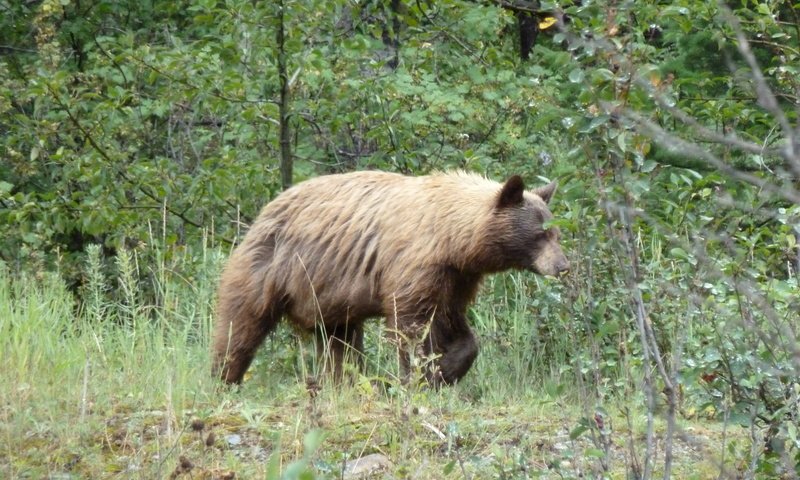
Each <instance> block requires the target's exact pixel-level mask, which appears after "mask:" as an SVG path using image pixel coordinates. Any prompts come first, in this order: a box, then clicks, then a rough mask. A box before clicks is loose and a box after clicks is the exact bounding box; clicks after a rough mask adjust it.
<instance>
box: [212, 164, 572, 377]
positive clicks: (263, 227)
mask: <svg viewBox="0 0 800 480" xmlns="http://www.w3.org/2000/svg"><path fill="white" fill-rule="evenodd" d="M555 189H556V185H555V183H551V184H549V185H547V186H544V187H541V188H538V189H535V190H532V191H526V190H525V185H524V183H523V181H522V179H521V178H520V177H519V176H513V177H511V178H510V179H509V180H508V181H507V182H505V184H500V183H497V182H494V181H491V180H488V179H486V178H483V177H481V176H479V175H475V174H471V173H464V172H450V173H437V174H434V175H429V176H421V177H407V176H403V175H399V174H393V173H384V172H374V171H370V172H355V173H347V174H340V175H329V176H323V177H318V178H315V179H312V180H308V181H306V182H303V183H300V184H298V185H296V186H294V187H292V188H290V189H288V190H286V191H285V192H283V193H282V194H280V195H279V196H278V197H277V198H275V199H274V200H273V201H272V202H270V203H269V204H267V205H266V206H265V207H264V209H263V210H262V211H261V213H260V214H259V216H258V218H257V219H256V220H255V222H254V223H253V225H252V227H251V228H250V230H249V231H248V232H247V234H246V235H245V237H244V239H243V241H242V243H241V244H240V245H239V246H238V247H237V248H236V249H235V250H234V252H233V254H232V255H231V257H230V259H229V261H228V264H227V266H226V268H225V270H224V272H223V273H222V278H221V281H220V286H219V303H218V318H217V321H216V325H215V330H214V338H213V368H214V371H215V374H217V375H219V376H221V378H222V379H223V380H224V381H225V382H228V383H240V382H241V381H242V377H243V376H244V373H245V371H246V370H247V368H248V366H249V365H250V362H251V361H252V359H253V356H254V354H255V352H256V349H258V347H259V346H260V345H261V343H262V342H263V340H264V338H265V337H266V336H267V334H269V333H270V332H271V331H272V330H273V329H274V328H275V326H276V325H277V323H278V322H279V321H280V319H281V318H282V317H283V316H284V315H286V316H287V317H288V318H289V320H290V321H291V322H292V323H293V324H294V325H295V326H297V327H299V328H301V329H303V330H309V331H317V332H318V335H319V338H320V339H321V343H322V344H323V345H327V352H328V353H329V354H330V357H328V358H329V359H330V360H331V363H332V369H333V371H334V372H335V373H336V374H337V375H338V374H339V372H341V362H342V359H343V357H344V355H345V353H346V352H347V351H348V350H349V349H352V350H353V351H355V352H360V351H361V349H362V343H363V322H364V320H366V319H367V318H370V317H377V316H384V317H386V319H387V326H388V331H389V332H392V337H393V340H395V341H396V342H398V351H399V352H400V353H399V354H400V361H401V367H402V368H403V371H404V372H405V373H408V369H409V354H410V350H409V348H408V347H409V346H412V345H416V348H418V349H419V350H421V352H420V353H421V354H423V355H425V356H427V357H428V358H434V359H435V360H433V361H432V362H430V363H429V366H428V368H427V369H426V376H427V379H428V381H430V382H431V383H432V384H434V385H440V384H450V383H454V382H456V381H458V380H459V379H460V378H461V377H463V376H464V374H466V373H467V370H469V368H470V367H471V365H472V363H473V361H474V360H475V357H476V356H477V354H478V342H477V341H476V339H475V335H474V334H473V333H472V330H471V329H470V327H469V325H468V322H467V317H466V310H467V306H468V305H469V304H470V302H472V300H473V298H474V297H475V294H476V292H477V290H478V287H479V285H480V283H481V279H482V278H483V276H484V275H485V274H488V273H493V272H500V271H503V270H508V269H524V270H532V271H534V272H536V273H538V274H541V275H552V276H557V275H559V274H561V273H563V272H565V271H567V269H568V268H569V263H568V262H567V259H566V258H565V256H564V254H563V252H562V251H561V247H560V246H559V242H558V240H559V230H558V228H556V227H555V226H549V227H548V226H546V225H545V224H546V222H547V221H548V220H550V219H552V218H553V217H552V214H551V213H550V210H549V209H548V208H547V204H548V202H549V201H550V199H551V197H552V196H553V192H554V191H555ZM411 350H413V349H411Z"/></svg>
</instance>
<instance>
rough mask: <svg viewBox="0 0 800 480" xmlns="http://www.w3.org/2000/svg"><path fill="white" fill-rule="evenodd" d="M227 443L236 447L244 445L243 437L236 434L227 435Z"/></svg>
mask: <svg viewBox="0 0 800 480" xmlns="http://www.w3.org/2000/svg"><path fill="white" fill-rule="evenodd" d="M225 441H226V442H228V445H229V446H231V447H235V446H236V445H239V444H241V443H242V436H241V435H237V434H235V433H233V434H231V435H225Z"/></svg>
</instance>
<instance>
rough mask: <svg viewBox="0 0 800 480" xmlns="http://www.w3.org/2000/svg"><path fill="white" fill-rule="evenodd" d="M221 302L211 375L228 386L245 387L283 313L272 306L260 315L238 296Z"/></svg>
mask: <svg viewBox="0 0 800 480" xmlns="http://www.w3.org/2000/svg"><path fill="white" fill-rule="evenodd" d="M219 302H220V306H219V318H218V319H217V322H216V326H215V331H214V340H213V352H212V355H213V360H212V362H213V366H212V371H213V373H214V375H216V376H218V377H219V378H221V379H222V380H223V381H224V382H225V383H229V384H234V383H235V384H238V383H242V379H243V378H244V374H245V372H246V371H247V368H248V367H249V366H250V363H251V362H252V361H253V357H254V356H255V353H256V350H258V347H259V346H261V343H262V342H263V341H264V338H266V336H267V335H268V334H269V333H270V332H272V331H273V330H274V329H275V327H276V325H277V324H278V321H280V318H281V316H282V314H283V312H282V311H281V310H280V309H279V308H277V307H275V306H274V305H272V306H270V307H267V309H266V311H265V312H263V313H262V314H260V315H259V314H257V313H254V312H253V311H252V308H253V307H252V305H250V304H248V303H246V302H243V301H242V299H241V298H240V297H238V296H236V295H234V296H232V297H224V296H221V297H220V300H219Z"/></svg>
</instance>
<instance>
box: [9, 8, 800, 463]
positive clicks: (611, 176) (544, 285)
mask: <svg viewBox="0 0 800 480" xmlns="http://www.w3.org/2000/svg"><path fill="white" fill-rule="evenodd" d="M798 9H800V4H795V3H793V2H790V1H778V0H774V1H773V0H766V1H735V2H721V3H713V2H706V1H700V0H682V1H679V2H657V1H612V2H594V1H578V2H565V3H558V2H544V1H541V2H539V1H527V0H495V1H492V0H483V1H480V0H475V1H462V0H443V1H436V2H434V1H430V0H416V1H411V0H364V1H356V0H332V1H331V0H328V1H317V0H303V1H300V0H281V1H271V2H253V1H244V0H226V1H214V0H192V1H177V2H176V1H163V0H148V1H129V0H116V1H111V0H42V1H38V0H23V1H0V159H2V160H1V161H0V347H1V348H2V350H1V351H0V357H2V358H3V362H2V365H0V372H1V373H2V375H1V376H0V400H1V402H0V420H2V421H1V422H0V438H2V439H3V440H2V441H0V443H2V444H3V446H2V447H0V474H2V476H3V477H4V478H18V477H21V478H41V477H43V476H49V478H82V477H94V478H97V477H107V476H115V475H125V476H136V477H141V478H154V477H165V476H169V477H171V478H178V477H181V476H186V477H187V478H188V477H189V476H193V477H198V478H233V476H234V475H239V477H240V478H250V477H253V476H259V477H266V478H278V477H281V476H282V477H285V478H313V477H315V476H317V477H320V478H342V477H346V476H347V475H353V473H352V470H353V469H354V468H356V467H355V466H354V465H353V464H352V463H351V462H352V461H353V460H354V459H357V458H359V457H362V456H364V455H366V454H369V453H376V454H380V456H379V458H380V462H379V464H378V465H377V466H376V467H375V468H378V469H383V470H382V471H383V473H382V475H386V476H389V477H390V478H442V477H454V478H529V477H534V476H550V475H552V476H558V477H560V478H578V477H581V476H583V477H585V476H591V477H595V478H651V477H653V476H659V477H664V478H669V477H670V476H676V477H678V478H797V477H798V475H800V435H799V434H798V424H800V400H799V399H800V380H798V379H800V343H799V342H798V325H799V324H800V323H798V310H799V309H800V300H798V280H797V272H798V269H800V247H799V246H798V239H799V237H800V207H798V204H800V202H798V200H800V192H798V185H800V183H799V182H800V130H798V124H797V116H798V111H799V110H798V107H799V106H800V101H799V100H798V86H800V85H799V83H798V68H799V67H798V66H799V65H800V58H798V57H799V56H800V18H798V15H800V13H798ZM453 168H460V169H465V170H470V171H475V172H480V173H482V174H485V175H487V176H488V177H491V178H493V179H496V180H498V181H500V180H503V179H504V178H506V177H508V176H509V175H511V174H521V175H522V176H523V177H524V178H525V179H526V181H527V182H528V184H529V185H531V186H536V185H541V184H543V183H544V182H545V181H546V180H557V181H558V182H559V185H560V186H559V191H558V193H557V196H556V199H555V200H554V203H553V205H552V208H553V210H554V213H555V215H556V218H557V220H556V221H555V222H554V223H555V224H556V225H557V226H559V227H560V228H561V231H562V232H563V244H564V245H563V246H564V248H565V250H566V251H567V252H569V253H568V254H569V257H570V260H571V263H572V267H573V268H572V271H571V272H570V275H569V276H568V277H567V278H565V279H564V280H563V281H562V282H556V281H551V280H546V279H541V278H537V277H534V276H532V275H529V274H523V273H508V274H503V275H497V276H494V277H492V278H490V279H489V280H488V281H487V282H486V285H485V287H484V288H483V290H482V292H481V294H480V298H479V300H478V302H477V304H476V305H475V306H474V308H473V309H472V310H471V312H470V316H471V319H472V322H473V324H474V325H475V327H476V330H477V331H478V334H479V337H480V338H481V341H482V353H481V356H480V357H479V361H478V364H477V365H476V367H475V369H473V371H471V372H470V374H469V375H468V376H467V378H466V379H465V381H464V382H462V383H461V384H459V385H457V386H456V387H453V388H449V389H443V390H441V391H431V390H429V389H425V388H418V387H417V386H416V385H415V384H413V382H412V383H411V384H404V383H403V382H400V381H398V379H397V368H396V365H395V362H396V360H393V352H392V351H391V348H390V347H389V346H388V345H386V344H385V342H381V341H380V336H381V331H380V330H381V327H380V326H379V325H378V324H377V323H376V325H374V327H373V329H372V330H370V332H368V340H367V343H368V345H369V347H368V351H367V354H366V356H367V359H368V368H367V371H366V372H364V373H357V372H353V375H354V377H355V381H354V382H353V383H354V384H353V385H350V386H343V387H342V388H341V389H334V388H328V387H327V386H325V385H324V384H323V386H322V388H321V390H320V388H319V384H318V383H317V380H318V379H317V376H316V374H317V373H318V372H317V369H318V365H319V363H320V362H318V361H317V359H316V358H315V355H314V352H313V347H311V346H310V344H308V342H307V340H306V339H303V338H302V337H300V336H297V335H296V334H295V333H294V332H292V331H291V330H290V329H285V330H282V331H280V332H278V334H276V335H275V336H274V337H273V338H272V339H270V340H269V341H268V342H267V346H266V347H265V348H264V349H262V350H263V351H262V353H261V354H260V356H259V358H258V359H257V361H256V363H255V364H254V366H253V367H252V369H251V371H252V377H251V378H249V379H248V381H247V382H245V385H244V386H243V387H242V388H241V389H239V390H235V391H229V390H226V389H224V388H221V387H220V386H219V385H217V384H216V383H215V382H214V381H213V380H212V379H211V378H209V371H208V365H209V364H208V348H207V346H208V332H209V325H210V323H211V322H212V321H213V309H214V301H215V300H214V289H215V286H216V278H217V275H218V273H219V269H220V265H222V263H223V262H224V258H225V257H226V256H227V254H228V253H229V252H230V249H231V248H232V245H234V244H235V242H236V241H237V239H239V238H241V235H242V233H243V232H244V231H245V230H246V228H247V225H248V224H249V223H250V222H251V221H252V220H253V219H254V218H255V216H256V215H257V213H258V211H259V208H260V207H261V206H262V205H263V204H264V203H266V202H267V201H269V200H270V199H271V198H274V196H275V195H277V194H278V193H279V192H280V191H281V190H282V189H283V188H286V187H288V186H289V185H290V184H292V183H297V182H300V181H302V180H304V179H307V178H310V177H313V176H316V175H322V174H328V173H334V172H343V171H351V170H358V169H380V170H386V171H396V172H402V173H405V174H414V175H417V174H424V173H426V172H430V171H433V170H442V169H453ZM389 462H391V463H389Z"/></svg>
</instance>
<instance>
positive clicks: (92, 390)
mask: <svg viewBox="0 0 800 480" xmlns="http://www.w3.org/2000/svg"><path fill="white" fill-rule="evenodd" d="M92 255H93V256H92ZM92 255H90V256H91V257H92V258H93V260H91V261H90V263H89V266H88V267H87V275H86V283H85V285H84V288H83V290H82V291H83V298H84V299H86V300H85V302H83V303H82V304H81V307H80V308H77V303H76V302H75V299H74V297H73V295H72V294H70V293H69V292H68V291H67V290H66V288H65V287H64V285H63V282H62V281H61V280H60V279H59V278H58V277H57V276H56V275H40V276H38V277H36V276H31V277H17V278H13V279H12V278H11V274H10V273H9V272H8V271H7V269H3V268H1V267H0V349H1V350H0V357H1V358H2V359H3V361H2V363H1V364H0V373H1V375H0V477H2V478H9V479H13V478H58V479H67V478H145V479H151V478H195V479H197V478H219V479H223V478H315V477H316V478H356V477H354V476H348V475H347V474H345V472H346V471H347V472H349V471H350V469H351V468H352V464H348V462H350V461H352V460H354V459H357V458H360V457H363V456H365V455H368V454H381V457H379V460H380V461H379V467H380V468H382V470H381V471H380V472H378V473H376V474H375V477H376V478H470V479H472V478H475V479H477V478H534V477H537V478H538V477H544V478H586V477H591V478H602V477H607V478H631V475H632V473H631V472H634V471H635V470H636V458H638V459H639V461H641V455H642V452H643V451H644V447H643V445H644V430H645V427H644V423H645V422H644V420H645V413H644V410H643V408H642V407H641V405H642V402H641V399H640V398H638V397H637V395H636V394H635V392H634V393H632V394H631V393H630V392H629V394H628V395H625V396H620V398H619V399H618V400H615V401H614V402H613V408H609V407H608V406H606V407H605V408H599V407H598V406H597V405H596V404H595V402H594V401H592V400H590V399H589V397H590V396H589V395H587V393H586V391H584V389H583V387H581V386H580V385H579V384H572V385H567V386H566V388H565V386H564V384H565V383H568V382H569V379H568V378H564V377H559V373H558V372H559V371H558V370H557V369H555V370H554V371H552V372H547V373H546V374H541V372H537V374H536V375H534V374H532V371H534V369H535V368H536V362H537V361H538V360H539V359H538V358H537V353H536V352H537V349H535V348H524V346H521V345H520V344H519V342H520V341H530V339H529V338H525V337H524V335H521V334H520V335H519V338H514V337H515V335H513V334H512V335H506V336H503V338H495V337H493V334H492V322H493V321H494V319H495V318H496V316H498V315H504V316H505V318H506V321H507V322H510V323H511V326H512V327H514V326H515V325H516V322H519V325H517V327H518V328H519V331H520V332H523V331H525V330H526V329H528V330H529V329H530V327H529V326H526V324H523V323H522V317H523V314H522V313H519V312H517V313H516V314H515V313H514V312H513V311H508V310H505V311H502V312H498V311H495V310H494V309H495V308H501V309H502V308H509V307H508V305H512V304H513V297H514V295H528V294H529V293H530V292H526V291H523V287H522V286H521V285H517V287H514V285H515V284H516V283H515V282H516V280H513V281H511V283H510V284H511V286H512V287H513V288H512V289H513V290H514V292H516V293H514V292H510V293H507V298H508V299H509V301H508V305H506V306H502V305H501V306H499V307H498V306H496V305H495V306H488V305H486V304H483V305H481V306H479V308H477V309H476V311H475V313H474V314H475V319H476V322H477V323H479V324H480V325H479V326H480V329H481V331H482V333H481V337H482V339H483V340H484V344H483V350H482V354H481V356H480V357H479V361H478V364H477V365H476V367H475V368H474V369H473V371H471V372H470V374H469V375H468V376H467V377H466V380H465V381H464V382H462V383H461V384H459V385H457V386H455V387H452V388H445V389H442V390H441V391H432V390H429V389H427V388H417V387H413V386H406V385H403V384H401V383H399V382H397V381H396V380H395V377H396V374H395V373H396V367H395V366H394V362H393V360H392V355H391V351H390V349H389V348H388V346H386V344H385V343H382V342H380V339H379V337H380V331H379V328H372V329H371V330H370V332H368V339H367V342H368V344H369V345H370V351H369V352H368V361H369V363H370V367H369V368H368V372H369V373H368V374H367V375H366V376H364V375H355V376H354V378H353V381H352V384H348V385H343V386H340V387H339V388H334V387H332V386H330V385H324V384H323V385H319V383H317V381H316V380H314V379H315V378H316V377H315V375H314V365H315V363H316V362H315V361H314V359H313V358H312V357H313V349H312V348H309V346H308V345H307V344H306V343H304V341H302V340H298V339H297V338H296V336H295V335H294V334H293V333H292V332H291V331H290V330H288V329H283V330H282V331H281V332H278V334H277V335H275V336H273V337H272V338H271V339H270V340H268V342H267V345H266V346H265V348H263V349H262V352H261V355H260V356H259V358H258V360H257V362H256V364H255V365H254V366H253V368H252V369H251V372H252V375H251V376H250V377H249V378H248V380H247V381H246V382H245V384H244V385H243V386H242V387H241V388H239V389H236V390H230V389H226V388H224V387H222V386H220V385H219V384H218V383H216V382H214V381H213V380H212V379H211V378H210V377H209V360H208V348H207V337H208V332H209V329H210V323H211V318H212V311H213V309H212V306H213V289H214V281H213V275H211V274H210V275H209V276H208V277H207V278H206V277H202V276H200V277H197V278H187V277H182V276H180V275H178V274H176V273H175V272H174V271H172V270H171V269H170V268H168V267H167V266H165V265H164V264H163V263H162V264H159V263H157V264H156V265H155V266H154V267H152V269H150V268H145V267H143V266H141V265H139V264H138V263H137V258H136V257H134V256H130V255H126V254H124V253H123V254H122V255H121V256H120V258H118V259H117V261H116V265H115V267H116V271H118V272H119V275H118V278H117V279H116V280H114V282H112V281H111V280H109V279H107V278H106V277H105V276H104V275H103V273H102V272H103V269H102V268H101V265H100V263H99V257H98V253H97V252H93V253H92ZM210 262H211V263H213V260H212V261H210ZM211 270H213V269H211ZM142 278H150V279H151V281H149V283H148V284H149V285H151V286H152V289H153V291H152V292H150V294H151V296H152V297H153V298H156V299H157V300H156V301H154V302H151V303H147V302H144V301H142V300H141V298H142V297H143V296H144V294H143V292H142V291H141V290H140V285H141V284H142V282H141V279H142ZM112 283H114V284H115V287H117V288H115V289H114V291H115V292H119V294H117V295H116V296H114V295H110V293H109V292H110V290H111V289H110V287H109V286H110V285H111V284H112ZM493 288H495V287H494V286H493V285H489V286H488V287H487V290H491V289H493ZM504 288H505V287H504ZM524 288H528V287H524ZM531 288H533V287H531ZM495 290H496V288H495ZM517 327H515V328H517ZM508 331H511V332H512V333H513V332H515V331H516V330H514V328H512V329H511V330H508ZM562 354H564V355H566V354H567V352H564V351H562ZM680 427H681V433H680V435H679V436H678V439H677V440H676V459H675V462H676V464H675V466H674V470H673V474H674V475H673V476H674V478H717V477H718V476H719V475H720V471H721V470H723V471H726V472H730V471H735V470H737V469H740V468H742V464H743V462H745V460H744V458H745V454H744V453H743V452H745V451H746V450H747V448H748V447H747V445H746V442H744V441H743V440H744V439H745V437H746V435H745V434H744V433H743V432H741V431H739V430H737V429H736V428H734V427H732V426H728V427H725V426H724V425H722V424H720V423H716V422H714V421H710V420H706V421H698V420H693V421H689V420H682V422H681V425H680ZM663 431H664V427H663V425H658V428H657V432H658V433H659V434H660V433H662V432H663ZM658 450H659V451H658V452H657V455H658V456H659V459H660V458H661V457H662V456H663V445H661V443H659V444H658ZM723 452H724V455H723ZM723 457H724V458H723ZM373 458H374V457H373ZM661 464H663V461H662V460H658V461H656V465H661Z"/></svg>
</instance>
